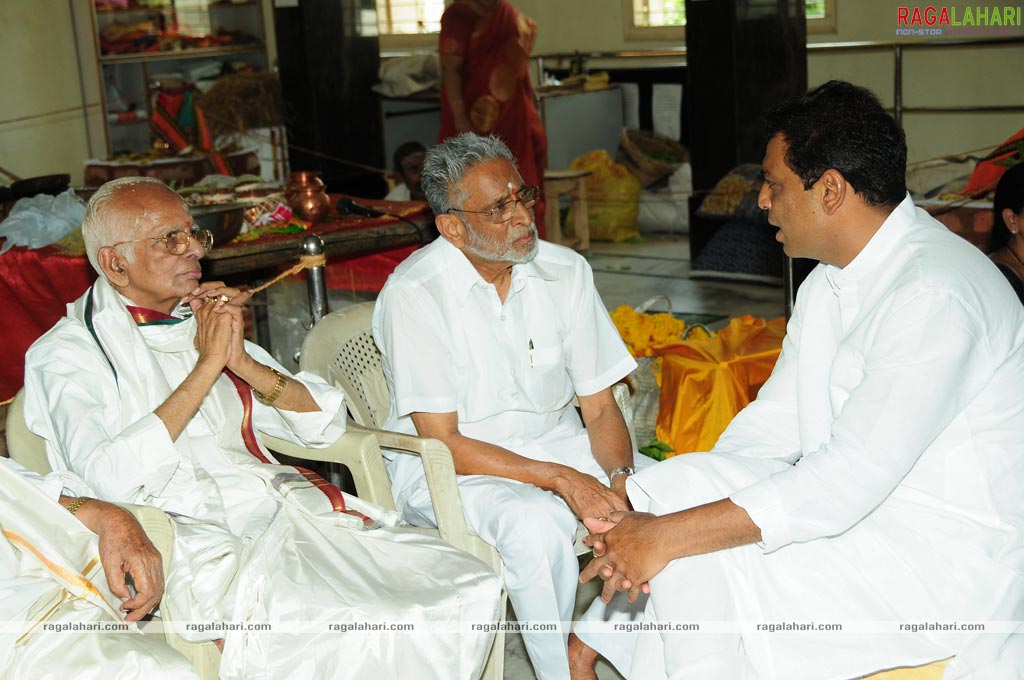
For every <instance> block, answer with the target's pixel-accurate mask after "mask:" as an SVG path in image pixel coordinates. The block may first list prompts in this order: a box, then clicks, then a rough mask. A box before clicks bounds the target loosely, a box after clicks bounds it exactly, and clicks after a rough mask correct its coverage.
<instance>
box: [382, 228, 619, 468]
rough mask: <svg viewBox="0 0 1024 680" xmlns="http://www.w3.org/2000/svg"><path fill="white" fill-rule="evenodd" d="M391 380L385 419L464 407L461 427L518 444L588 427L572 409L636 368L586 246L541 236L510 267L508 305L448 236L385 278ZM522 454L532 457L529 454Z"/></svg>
mask: <svg viewBox="0 0 1024 680" xmlns="http://www.w3.org/2000/svg"><path fill="white" fill-rule="evenodd" d="M373 336H374V339H375V340H376V342H377V345H378V347H380V349H381V353H382V355H383V362H384V371H385V373H386V375H387V380H388V385H389V387H390V388H391V415H390V416H389V418H388V421H387V423H386V424H385V427H386V428H387V429H392V430H397V431H400V432H409V433H414V432H415V431H416V430H415V427H414V426H413V423H412V419H411V418H410V417H409V414H411V413H414V412H427V413H449V412H452V411H455V412H457V413H458V418H459V430H460V432H461V433H462V434H464V435H466V436H468V437H472V438H474V439H479V440H482V441H486V442H490V443H493V444H498V445H500V446H505V447H506V448H509V449H511V450H515V451H517V452H521V451H522V450H523V449H524V448H529V446H530V445H532V444H535V443H538V442H540V441H551V440H553V439H562V438H565V437H567V436H571V435H578V434H579V433H581V432H583V425H582V423H581V422H580V419H579V416H578V415H577V413H576V410H575V408H574V407H573V406H572V403H571V401H572V398H573V395H574V394H580V395H589V394H594V393H596V392H599V391H600V390H602V389H604V388H606V387H609V386H610V385H612V384H614V383H615V382H616V381H618V380H619V379H620V378H622V377H623V376H625V375H626V374H628V373H629V372H630V371H632V370H633V369H634V368H635V367H636V362H635V361H634V360H633V358H632V357H631V356H630V355H629V352H628V350H627V349H626V347H625V345H624V344H623V342H622V339H621V338H620V336H619V334H618V332H617V331H616V329H615V326H614V325H613V324H612V321H611V319H610V317H609V316H608V312H607V310H606V309H605V307H604V304H603V303H602V302H601V298H600V296H599V295H598V293H597V290H596V289H595V287H594V280H593V272H592V271H591V269H590V266H589V265H588V264H587V262H586V260H584V259H583V258H582V257H581V256H580V255H579V254H577V253H576V252H574V251H572V250H570V249H568V248H563V247H561V246H556V245H553V244H550V243H546V242H543V241H541V242H540V243H539V250H538V253H537V257H536V258H535V259H534V260H533V261H532V262H529V263H527V264H518V265H515V266H514V267H513V268H512V283H511V286H510V289H509V292H508V295H507V296H506V299H505V302H504V304H502V302H501V300H500V299H499V297H498V293H497V290H496V288H495V287H494V285H493V284H490V283H487V282H486V281H484V279H483V278H482V277H481V276H480V274H479V273H478V272H477V271H476V269H475V268H474V267H473V266H472V264H471V263H470V262H469V260H468V259H467V258H466V257H465V255H463V254H462V252H461V251H460V250H459V249H457V248H455V247H454V246H453V245H451V244H450V243H449V242H448V241H446V240H445V239H443V238H439V239H437V240H436V241H434V242H433V243H431V244H430V245H428V246H426V247H424V248H422V249H420V250H418V251H416V252H415V253H413V255H411V256H410V257H409V258H408V259H407V260H406V261H405V262H403V263H402V264H401V265H400V266H399V267H398V268H397V269H396V270H395V272H394V274H392V275H391V278H390V279H388V282H387V285H385V287H384V289H383V290H382V291H381V294H380V297H379V298H378V301H377V307H376V309H375V311H374V317H373ZM524 455H529V454H528V453H524Z"/></svg>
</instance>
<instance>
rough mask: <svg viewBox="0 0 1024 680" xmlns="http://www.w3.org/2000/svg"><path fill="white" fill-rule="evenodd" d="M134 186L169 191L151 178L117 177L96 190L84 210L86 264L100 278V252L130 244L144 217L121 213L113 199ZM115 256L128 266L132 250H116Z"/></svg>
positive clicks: (136, 214)
mask: <svg viewBox="0 0 1024 680" xmlns="http://www.w3.org/2000/svg"><path fill="white" fill-rule="evenodd" d="M138 184H159V185H160V186H162V187H165V188H167V190H168V191H170V190H171V189H170V188H168V187H167V185H166V184H164V183H163V182H161V181H160V180H158V179H156V178H153V177H118V178H117V179H112V180H110V181H109V182H107V183H106V184H104V185H103V186H101V187H100V188H99V189H97V190H96V193H95V194H93V195H92V198H90V199H89V205H87V206H86V208H85V217H84V218H83V219H82V240H84V241H85V254H86V256H88V258H89V264H91V265H92V268H93V269H95V270H96V273H97V274H99V275H100V276H103V275H104V274H103V270H102V269H101V268H100V261H99V252H100V249H101V248H103V247H105V246H109V245H113V244H114V243H117V242H118V241H128V240H131V238H132V236H134V235H135V233H136V231H137V230H138V226H139V221H140V220H141V219H142V218H143V217H144V216H145V213H144V212H139V211H128V210H125V209H124V207H123V206H121V205H120V202H119V201H117V195H118V194H119V193H121V191H123V190H124V189H127V188H129V187H133V186H135V185H138ZM119 252H120V253H121V256H122V257H124V259H126V260H127V261H129V262H131V261H132V260H133V258H134V256H135V250H134V249H133V248H124V247H122V248H119Z"/></svg>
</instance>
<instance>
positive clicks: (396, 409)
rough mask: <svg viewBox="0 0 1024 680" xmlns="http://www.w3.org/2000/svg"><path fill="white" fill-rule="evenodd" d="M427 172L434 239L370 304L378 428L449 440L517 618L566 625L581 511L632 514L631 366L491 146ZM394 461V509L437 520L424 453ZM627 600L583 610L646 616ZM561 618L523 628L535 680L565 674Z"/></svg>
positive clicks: (470, 514) (518, 181)
mask: <svg viewBox="0 0 1024 680" xmlns="http://www.w3.org/2000/svg"><path fill="white" fill-rule="evenodd" d="M422 181H423V188H424V191H425V192H426V195H427V200H428V201H429V202H430V207H431V208H432V209H433V211H434V214H435V215H436V216H437V217H436V220H435V223H436V225H437V228H438V231H439V232H440V234H441V236H442V237H443V238H440V239H437V240H436V241H434V242H433V243H432V244H430V245H429V246H426V247H425V248H422V249H421V250H419V251H417V252H415V253H413V254H412V255H411V256H410V257H409V258H408V259H407V260H406V261H405V262H403V263H402V264H401V265H400V266H399V267H398V269H396V270H395V273H394V274H392V275H391V277H390V279H388V282H387V284H386V285H385V287H384V289H383V290H382V291H381V294H380V297H379V298H378V301H377V306H376V309H375V311H374V318H373V335H374V338H375V340H376V341H377V344H378V346H379V347H380V348H381V353H382V356H383V363H384V371H385V374H386V376H387V380H388V385H389V387H390V389H391V411H390V415H389V417H388V420H387V423H386V424H385V427H386V428H388V429H393V430H398V431H401V432H408V433H418V434H419V435H421V436H424V437H432V438H436V439H439V440H441V441H443V442H444V443H445V444H447V445H448V447H449V448H450V449H451V451H452V456H453V457H454V460H455V470H456V472H457V473H458V474H459V492H460V495H461V498H462V503H463V506H464V507H465V511H466V519H467V522H468V524H469V525H470V527H472V530H473V531H474V532H475V533H476V534H477V535H478V536H480V537H481V538H482V539H483V540H485V541H486V542H488V543H490V544H491V545H494V546H495V547H496V548H497V550H498V552H499V553H500V554H501V556H502V559H503V561H504V564H505V584H506V586H507V588H508V591H509V597H510V599H511V601H512V605H513V608H514V609H515V612H516V617H517V618H518V620H519V621H520V622H522V623H527V624H530V623H538V622H555V623H556V624H563V623H564V622H568V621H569V620H570V619H571V618H572V610H573V602H574V597H575V592H576V585H577V578H578V574H579V566H578V562H577V559H576V556H575V552H574V549H573V539H574V536H575V533H576V527H577V520H576V518H577V517H588V516H593V515H595V514H596V515H597V516H606V515H607V514H608V513H609V512H610V511H611V510H625V509H626V508H627V502H626V498H625V482H626V478H627V477H628V476H629V475H630V474H632V472H633V465H634V451H633V448H632V445H631V443H630V440H629V434H628V431H627V429H626V425H625V422H624V421H623V419H622V414H621V412H620V411H619V408H618V406H617V404H616V402H615V399H614V398H613V397H612V393H611V386H612V385H614V384H615V383H616V382H617V381H618V380H619V379H621V378H622V377H623V376H625V375H626V374H628V373H629V372H630V371H631V370H632V369H633V368H634V367H635V366H636V363H635V362H634V361H633V359H632V357H631V356H630V355H629V353H628V351H627V350H626V348H625V345H624V344H623V342H622V340H621V338H620V337H619V334H618V333H617V332H616V330H615V327H614V325H613V324H612V322H611V319H610V318H609V316H608V313H607V311H606V310H605V308H604V305H603V304H602V302H601V299H600V297H599V296H598V294H597V291H596V289H595V288H594V282H593V274H592V272H591V270H590V267H589V266H588V265H587V262H586V260H584V259H583V258H582V257H581V256H580V255H578V254H577V253H575V252H574V251H572V250H569V249H567V248H563V247H560V246H555V245H552V244H549V243H545V242H543V241H539V240H538V238H537V230H536V227H535V225H534V223H533V217H534V216H533V206H534V204H535V202H536V200H537V197H538V188H537V187H533V186H527V185H525V184H524V183H523V179H522V177H521V176H520V175H519V172H518V170H517V169H516V166H515V164H514V163H513V161H512V155H511V153H510V152H509V151H508V148H507V147H506V146H505V145H504V144H503V143H502V142H501V141H500V140H498V139H497V138H496V137H481V136H479V135H475V134H472V133H466V134H463V135H459V136H457V137H453V138H450V139H448V140H446V141H445V142H444V143H443V144H440V145H438V146H436V147H434V148H433V149H431V150H430V151H429V152H428V154H427V158H426V163H425V166H424V171H423V180H422ZM574 394H575V395H578V396H579V404H580V410H581V411H582V415H583V420H582V421H581V420H580V417H579V415H578V414H577V411H576V408H575V407H574V406H573V404H572V399H573V395H574ZM584 424H585V425H586V427H585V428H584ZM388 470H389V473H390V475H391V479H392V484H393V490H394V495H395V501H396V505H397V506H398V508H399V511H400V512H401V513H402V515H403V517H404V518H405V519H406V520H407V521H409V522H412V523H413V524H419V525H433V524H434V523H435V519H434V515H433V511H432V509H431V505H430V498H429V495H428V493H427V488H426V483H425V481H424V479H423V471H422V466H421V465H420V462H419V460H417V459H414V458H412V457H409V456H404V455H400V454H394V455H392V456H391V458H390V460H389V461H388ZM620 599H621V600H623V604H625V605H627V606H625V607H619V606H618V605H616V606H615V607H609V611H608V612H605V611H604V607H603V606H602V605H601V603H597V607H596V609H595V610H594V611H593V612H591V614H590V616H592V617H594V618H595V619H597V620H601V619H604V618H606V617H615V616H624V617H626V618H628V617H629V616H630V615H631V614H630V609H639V608H638V607H635V606H634V607H632V608H630V607H628V603H625V602H624V598H620ZM620 609H621V611H619V610H620ZM558 627H559V629H560V632H561V634H557V633H554V634H553V633H550V632H537V631H536V630H529V629H527V630H526V631H525V632H524V633H523V639H524V642H525V644H526V649H527V652H528V653H529V655H530V659H531V661H532V662H533V667H534V670H535V671H536V672H537V676H538V677H540V678H567V677H568V675H569V669H568V658H567V653H566V639H567V636H568V633H569V631H568V630H567V628H568V626H567V625H559V626H558ZM563 628H564V629H563ZM574 644H575V639H574ZM626 662H627V663H628V659H626Z"/></svg>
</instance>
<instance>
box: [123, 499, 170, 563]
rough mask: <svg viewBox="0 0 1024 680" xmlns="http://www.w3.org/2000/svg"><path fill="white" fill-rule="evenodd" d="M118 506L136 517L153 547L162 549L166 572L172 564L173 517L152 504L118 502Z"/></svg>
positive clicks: (161, 554)
mask: <svg viewBox="0 0 1024 680" xmlns="http://www.w3.org/2000/svg"><path fill="white" fill-rule="evenodd" d="M117 506H118V507H119V508H121V509H122V510H125V511H126V512H128V514H130V515H131V516H132V517H134V518H135V521H137V522H138V523H139V525H140V526H141V527H142V530H143V531H145V532H146V536H147V537H148V538H149V540H150V542H151V543H152V544H153V547H155V548H156V549H157V550H159V551H160V557H161V561H162V562H163V568H164V573H165V574H166V573H167V571H168V569H170V566H171V550H172V548H173V547H174V527H173V526H172V525H171V519H170V518H169V517H168V516H167V513H165V512H164V511H163V510H161V509H160V508H156V507H153V506H151V505H130V504H128V503H118V504H117Z"/></svg>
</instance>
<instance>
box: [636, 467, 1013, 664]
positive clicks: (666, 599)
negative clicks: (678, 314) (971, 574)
mask: <svg viewBox="0 0 1024 680" xmlns="http://www.w3.org/2000/svg"><path fill="white" fill-rule="evenodd" d="M786 467H788V466H787V465H786V464H785V463H783V462H780V461H775V460H767V459H754V458H746V457H743V456H737V455H733V454H728V453H695V454H687V455H685V456H678V457H675V458H672V459H671V460H669V461H667V462H665V463H662V464H660V465H658V467H657V471H656V472H651V473H648V474H639V475H637V476H636V477H634V478H633V479H631V480H630V482H629V494H630V500H631V501H632V503H633V506H634V507H635V508H636V509H637V510H639V511H648V512H653V513H654V514H659V515H661V514H667V513H671V512H676V511H679V510H683V509H685V508H689V507H693V506H696V505H701V504H703V503H708V502H712V501H716V500H719V499H721V498H724V497H727V496H728V495H729V494H730V493H732V492H733V491H735V490H737V489H740V488H744V487H746V486H749V485H750V484H753V483H754V482H756V481H758V480H759V479H762V478H764V477H766V476H768V475H770V474H772V473H774V472H778V471H780V470H782V469H785V468H786ZM895 495H896V496H897V497H896V498H891V499H890V500H889V501H887V502H886V504H884V505H883V506H882V507H880V508H878V509H877V510H876V512H875V513H873V514H872V515H870V516H868V517H867V518H865V519H864V520H863V521H862V522H860V523H859V524H858V525H857V526H855V527H854V528H852V529H851V530H849V531H848V532H846V533H844V534H842V535H840V536H837V537H833V538H822V539H818V540H813V541H809V542H807V543H795V544H791V545H789V546H786V547H785V548H782V549H780V550H777V551H775V552H771V553H768V554H765V553H763V552H762V550H761V549H760V548H759V547H758V546H757V545H747V546H741V547H738V548H733V549H730V550H724V551H720V552H716V553H711V554H706V555H697V556H693V557H687V558H683V559H677V560H674V561H672V562H671V563H669V565H668V566H667V567H666V568H665V569H664V570H662V571H661V573H659V574H658V575H657V576H655V577H654V578H653V579H652V580H651V597H650V602H649V604H648V607H647V610H646V615H647V620H648V621H649V622H651V623H661V624H668V623H672V624H692V623H697V624H699V625H700V626H701V630H700V631H687V632H672V631H659V632H653V633H644V634H641V635H639V641H638V644H637V648H636V652H635V654H634V657H633V667H632V670H631V673H630V676H629V677H631V678H642V679H643V680H656V679H658V678H673V679H674V678H686V679H687V680H702V679H705V678H706V679H707V680H720V679H721V678H730V679H743V678H785V679H786V680H802V679H806V680H821V679H822V678H851V677H859V676H861V675H865V674H869V673H872V672H875V671H878V670H881V669H886V668H893V667H899V666H915V665H921V664H926V663H929V662H933V661H937V660H941V659H947V658H950V657H953V656H956V657H957V658H956V659H955V660H954V661H952V662H950V664H949V665H948V667H947V674H946V677H949V678H954V677H961V675H960V674H958V673H957V668H958V667H961V666H962V665H968V664H973V665H979V664H977V663H975V662H976V660H977V659H979V658H986V657H999V660H994V661H990V662H986V663H987V665H986V663H983V664H980V665H982V666H983V667H984V670H983V671H977V673H978V675H976V676H975V677H978V678H1000V679H1002V678H1007V679H1008V678H1011V677H1020V676H1019V675H1017V674H1016V673H1018V672H1019V668H1018V669H1017V670H1012V667H1013V664H1014V663H1016V662H1013V661H1012V659H1013V658H1017V659H1018V660H1019V658H1020V657H1019V656H1014V653H1013V652H1012V651H1011V650H1010V647H1009V645H1012V644H1019V642H1020V640H1019V638H1018V637H1011V638H1010V639H1009V640H1008V639H1007V637H1006V632H1005V631H1004V630H999V631H996V632H993V633H992V634H991V635H986V634H985V633H978V632H948V631H947V632H939V633H935V632H928V631H920V632H916V633H910V632H900V630H899V624H900V622H906V623H913V624H918V623H921V622H949V621H961V622H969V621H993V620H998V619H1003V620H1007V619H1010V620H1012V619H1013V618H1019V612H1018V613H1017V614H1014V613H1013V611H1011V610H1012V608H1013V606H1012V604H1011V603H1012V602H1020V601H1021V600H1020V597H1019V594H1020V593H1021V584H1020V582H1019V581H1018V582H1017V585H1016V586H1015V589H1016V592H1017V593H1018V597H1016V598H1013V597H1011V598H1010V599H1009V601H1007V602H1006V603H1005V604H1006V606H1005V607H1004V606H1002V605H1000V604H998V603H995V604H994V603H992V602H991V596H990V595H989V593H990V592H993V591H998V587H997V586H996V585H995V584H990V585H992V587H991V588H990V589H988V590H987V591H986V592H980V591H979V589H978V588H977V586H976V585H975V586H974V587H971V586H969V585H966V584H965V582H964V580H963V579H962V578H961V576H962V573H963V570H970V569H971V568H972V561H975V560H979V559H982V558H980V557H979V556H964V555H957V554H951V553H953V552H955V551H951V550H950V548H949V547H948V546H947V545H942V544H935V543H929V542H926V539H924V538H921V537H920V536H919V535H918V534H917V533H916V532H915V531H914V530H913V526H914V525H915V519H916V517H915V515H916V514H917V513H921V512H922V510H921V509H920V508H915V507H914V504H913V502H911V501H910V500H909V499H906V498H900V497H899V492H898V491H897V493H896V494H895ZM951 521H952V520H951ZM978 566H981V565H980V564H979V565H978ZM984 568H985V569H991V568H992V565H991V563H988V564H985V565H984ZM1005 571H1006V572H1007V573H1005V574H1004V576H1005V578H1006V579H1008V581H1012V580H1013V579H1014V578H1015V577H1014V575H1013V574H1011V573H1008V571H1009V570H1005ZM766 624H767V625H768V626H773V627H774V628H775V630H773V631H768V630H767V629H766V628H765V627H764V626H765V625H766ZM807 624H812V625H814V626H819V625H822V624H824V625H831V624H839V625H840V626H842V627H843V628H842V629H841V630H828V631H824V630H819V631H807V630H799V631H794V630H785V627H786V626H787V625H789V626H790V627H791V628H795V627H796V626H804V625H807ZM758 625H761V626H763V627H762V629H761V630H758V629H757V626H758ZM996 627H997V626H993V628H996ZM1000 647H1002V648H1003V651H1004V652H1005V653H1004V654H1002V655H1000V653H999V652H1000ZM1017 654H1019V652H1017Z"/></svg>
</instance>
